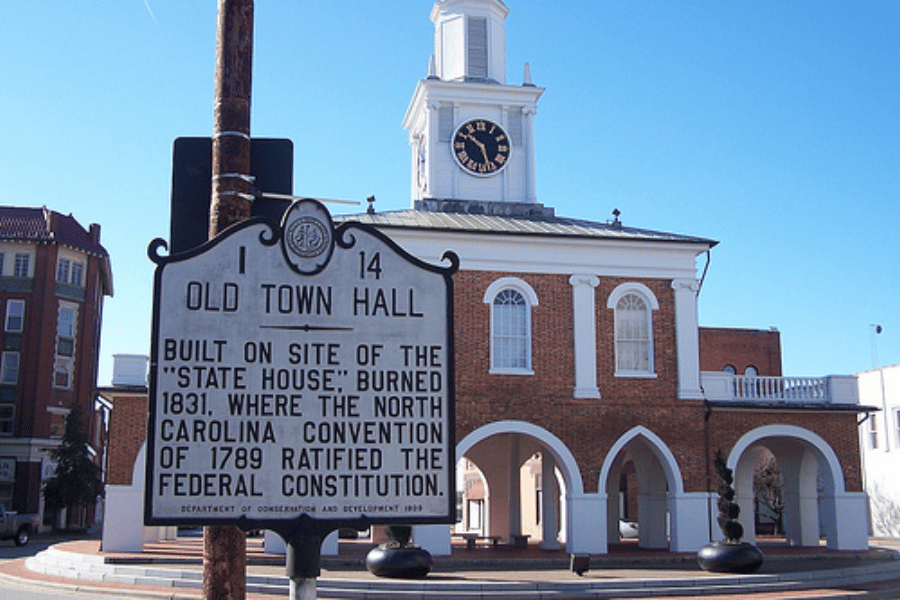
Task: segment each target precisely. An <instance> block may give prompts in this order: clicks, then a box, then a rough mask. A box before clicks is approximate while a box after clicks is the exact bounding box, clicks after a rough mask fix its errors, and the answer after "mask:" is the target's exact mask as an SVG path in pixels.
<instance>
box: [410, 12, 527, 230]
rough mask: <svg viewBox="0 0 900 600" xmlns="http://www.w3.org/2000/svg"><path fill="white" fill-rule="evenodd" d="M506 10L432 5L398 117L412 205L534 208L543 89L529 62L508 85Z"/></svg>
mask: <svg viewBox="0 0 900 600" xmlns="http://www.w3.org/2000/svg"><path fill="white" fill-rule="evenodd" d="M508 13H509V9H508V8H507V7H506V5H505V4H503V2H501V1H500V0H438V1H437V2H435V4H434V7H433V8H432V10H431V20H432V21H433V22H434V49H435V51H434V55H433V56H432V58H431V64H430V66H429V73H428V77H427V78H426V79H423V80H420V81H419V84H418V86H417V87H416V92H415V94H414V95H413V98H412V101H411V102H410V104H409V108H408V109H407V111H406V117H405V118H404V120H403V128H404V129H406V130H408V131H409V141H410V146H411V147H412V182H411V192H412V193H411V196H412V201H413V207H414V208H422V209H428V210H444V211H446V210H453V211H454V212H455V211H461V212H479V213H491V214H514V213H519V212H521V211H522V210H524V211H525V212H531V211H529V206H530V207H531V208H532V209H538V210H539V208H538V207H539V206H540V205H538V204H537V194H536V192H535V184H534V181H535V179H534V115H535V112H536V110H537V101H538V98H540V96H541V94H542V93H543V92H544V89H543V88H539V87H535V86H534V85H533V84H532V83H531V81H530V79H531V77H530V73H529V70H528V66H527V65H526V66H525V74H524V82H523V83H522V85H507V84H506V32H505V24H504V21H505V19H506V15H507V14H508ZM523 205H524V206H523Z"/></svg>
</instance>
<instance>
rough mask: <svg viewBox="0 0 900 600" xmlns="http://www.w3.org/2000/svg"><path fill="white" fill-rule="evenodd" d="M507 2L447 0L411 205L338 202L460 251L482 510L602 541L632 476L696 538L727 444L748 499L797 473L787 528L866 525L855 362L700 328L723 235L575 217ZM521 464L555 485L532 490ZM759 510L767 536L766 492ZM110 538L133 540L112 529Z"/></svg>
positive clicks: (548, 535) (417, 128)
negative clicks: (847, 372) (564, 196)
mask: <svg viewBox="0 0 900 600" xmlns="http://www.w3.org/2000/svg"><path fill="white" fill-rule="evenodd" d="M507 13H508V8H507V7H506V6H505V5H504V4H503V3H502V2H500V1H499V0H439V1H437V2H435V4H434V7H433V9H432V12H431V19H432V21H433V22H434V25H435V54H434V57H433V59H432V63H431V67H430V70H429V73H428V76H427V77H426V78H424V79H421V80H420V81H419V82H418V85H417V87H416V90H415V92H414V94H413V98H412V101H411V103H410V105H409V108H408V110H407V113H406V117H405V119H404V121H403V126H404V128H405V129H407V130H408V131H409V140H410V145H411V150H412V153H411V186H410V187H411V197H412V198H411V199H412V207H411V208H410V209H409V210H401V211H391V212H375V211H370V212H368V213H365V214H359V215H348V216H339V217H335V219H336V221H343V220H358V221H360V222H362V223H365V224H368V225H371V226H373V227H375V228H377V229H379V230H380V231H382V232H384V233H385V234H387V235H388V236H390V237H391V238H392V239H393V240H394V241H395V242H396V243H397V244H398V245H399V246H400V247H401V248H402V249H404V250H405V251H406V252H408V253H410V254H411V255H413V256H415V257H417V258H419V259H421V260H424V261H427V262H431V263H435V264H437V263H440V262H441V257H442V255H443V253H444V252H445V251H446V250H452V251H454V252H455V253H456V254H457V255H458V256H459V258H460V269H459V271H458V272H457V274H456V275H455V276H454V300H455V306H454V313H455V344H456V348H455V362H456V386H455V387H456V435H457V439H456V442H457V443H456V457H455V459H456V461H457V463H459V462H460V461H462V460H463V459H466V461H467V462H466V463H465V464H467V465H471V466H472V467H473V469H475V470H477V472H478V473H479V475H480V480H481V482H482V484H481V485H480V486H478V492H477V493H478V494H479V496H480V497H479V500H481V501H482V503H483V520H482V521H481V522H480V523H477V524H475V525H476V526H477V532H478V533H479V534H482V535H489V536H496V537H499V538H501V539H506V540H510V541H512V540H517V539H518V540H521V538H522V536H523V535H529V536H530V541H531V542H534V543H539V544H540V545H541V546H542V547H545V548H556V547H559V546H560V545H561V544H565V546H566V548H567V550H568V551H569V552H573V553H586V554H588V553H589V554H603V553H606V552H607V551H608V545H609V543H611V542H615V541H617V540H618V539H619V529H618V520H619V518H620V516H622V514H623V513H624V512H627V511H626V510H625V509H624V508H623V503H624V502H626V501H627V500H626V497H625V496H623V494H622V493H621V492H622V482H623V480H625V481H628V480H629V478H630V480H631V481H632V482H634V485H635V486H636V488H637V490H636V492H635V493H634V498H635V500H634V505H635V506H634V507H633V509H632V510H631V512H634V513H635V514H634V515H629V517H630V518H632V519H634V520H636V521H638V523H639V526H640V538H639V542H638V544H639V546H640V547H641V548H666V549H669V550H672V551H679V552H682V551H694V550H697V549H699V548H700V547H702V546H703V545H704V544H706V543H707V542H709V541H710V540H713V539H719V538H720V535H719V532H718V529H717V526H716V524H715V517H716V508H715V505H716V493H715V489H716V485H717V484H716V482H715V481H714V474H713V473H712V465H713V461H714V458H715V456H716V454H717V453H718V452H721V453H722V455H723V456H724V457H725V458H726V460H727V462H728V465H729V466H730V467H732V468H733V469H734V472H735V480H736V491H737V501H738V502H739V503H740V504H741V505H742V506H751V505H752V503H753V498H754V496H753V486H752V483H753V472H754V469H755V466H756V464H757V463H758V461H759V459H760V457H761V456H762V453H763V452H766V451H768V452H771V453H773V454H774V455H775V456H776V457H777V460H778V462H779V465H780V467H781V470H782V473H783V474H784V477H785V490H784V494H785V502H786V505H787V508H786V510H785V515H784V523H785V530H786V535H787V537H788V540H789V541H790V543H792V544H794V545H818V544H819V540H820V536H823V535H824V537H825V538H826V539H827V543H828V546H829V547H831V548H840V549H862V548H865V547H867V536H866V496H865V493H864V492H863V488H862V480H861V473H860V459H859V450H858V446H857V429H856V419H857V414H858V412H864V411H865V409H864V408H862V407H860V406H859V404H858V400H857V395H856V383H855V379H854V378H853V377H852V376H849V377H842V376H828V377H821V378H792V377H783V376H782V374H781V367H780V345H779V342H778V339H777V334H774V333H766V332H763V333H765V335H759V336H758V335H756V333H755V332H740V331H738V332H735V331H734V330H718V329H709V330H704V331H703V332H701V330H700V328H699V323H698V314H697V297H698V293H699V289H700V285H699V280H698V276H697V259H698V258H699V257H701V256H703V255H705V254H706V253H707V252H709V251H710V250H712V249H713V248H714V246H715V245H716V242H715V241H713V240H711V239H707V238H702V237H695V236H690V235H680V234H674V233H665V232H658V231H650V230H646V229H640V228H636V227H631V226H626V225H625V223H623V222H622V221H621V220H620V219H619V215H618V214H615V218H614V219H612V220H611V221H606V222H591V221H584V220H577V219H570V218H565V217H561V216H557V215H556V214H555V211H554V209H553V208H551V207H548V206H544V205H542V204H540V203H539V202H538V201H537V194H536V189H535V167H536V165H535V139H534V118H535V115H536V108H537V102H538V99H539V98H540V96H541V94H542V93H543V91H544V90H543V88H539V87H536V86H535V85H534V84H533V83H532V82H531V81H530V74H529V71H528V69H527V68H526V69H525V79H524V81H523V82H522V84H520V85H508V84H507V83H506V73H505V68H506V55H505V19H506V16H507ZM117 411H118V408H116V409H114V411H113V418H114V419H115V418H116V412H117ZM123 418H124V416H123ZM128 435H132V432H129V434H128ZM129 443H130V442H129ZM141 456H142V453H141V451H140V449H137V450H136V449H135V444H131V446H130V454H129V455H128V458H127V459H126V460H124V461H121V463H122V464H123V465H126V467H123V468H122V469H121V471H123V473H122V475H123V479H122V480H117V483H118V484H119V485H120V486H122V487H121V490H120V491H122V493H123V495H124V494H125V493H126V492H128V493H133V492H135V491H137V490H139V489H140V488H141V487H142V485H143V482H142V480H141V475H140V474H141V473H143V466H142V464H141V461H142V458H138V457H141ZM135 458H137V461H136V462H135V460H134V459H135ZM536 458H539V459H540V461H539V466H536V463H535V459H536ZM111 464H112V461H111ZM128 464H133V465H134V469H133V473H134V475H133V476H132V477H130V478H129V477H128V473H127V471H128V469H127V465H128ZM523 465H527V467H526V469H525V470H523ZM117 472H118V471H117ZM111 473H112V472H111ZM523 473H525V474H526V475H527V476H528V477H530V480H531V481H539V482H540V487H539V490H533V489H532V490H530V492H529V493H523V488H525V489H526V490H527V488H528V485H530V484H528V483H523ZM535 475H540V477H534V476H535ZM116 477H118V475H117V476H116ZM465 491H466V490H465V489H462V490H460V492H462V497H461V498H460V501H461V502H465ZM123 497H124V496H123ZM132 497H134V498H139V497H140V496H139V495H136V496H132ZM138 502H139V500H138ZM538 503H539V505H540V508H539V511H540V513H539V514H540V517H539V521H540V523H539V527H538V528H537V529H532V528H531V527H529V525H530V524H534V522H535V520H536V519H535V517H537V516H538V515H537V513H535V512H534V511H536V510H538V509H537V508H536V507H537V504H538ZM110 510H111V509H110ZM116 510H119V509H116ZM128 510H130V511H132V512H131V513H128V514H134V515H140V514H141V512H140V505H139V504H138V505H132V506H131V507H130V508H128ZM117 514H125V513H117ZM741 519H742V522H743V525H744V528H745V531H746V532H747V533H746V535H745V540H747V541H751V542H752V541H753V540H754V539H755V534H754V532H755V529H754V517H753V511H752V510H745V511H743V512H742V515H741ZM467 525H469V523H463V524H462V525H461V526H459V527H458V530H466V528H467ZM460 528H461V529H460ZM525 531H528V532H530V533H525ZM112 537H113V536H111V537H110V544H112V543H113V542H114V540H113V539H112ZM414 537H415V541H416V543H418V544H420V545H422V546H424V547H427V548H428V549H429V550H431V551H432V552H434V553H437V554H445V553H447V552H449V549H450V539H451V531H450V529H449V528H448V527H447V526H436V525H429V526H417V527H416V528H415V530H414ZM137 538H138V539H139V538H140V533H138V534H137ZM104 548H105V549H109V550H113V549H116V548H114V547H112V545H110V546H109V547H107V537H106V532H105V534H104Z"/></svg>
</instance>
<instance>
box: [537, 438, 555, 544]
mask: <svg viewBox="0 0 900 600" xmlns="http://www.w3.org/2000/svg"><path fill="white" fill-rule="evenodd" d="M541 513H542V514H541V529H542V531H541V543H540V547H541V548H542V549H544V550H559V540H558V539H557V538H558V536H559V527H558V525H557V524H558V523H559V486H558V485H556V460H555V459H554V458H553V455H552V454H550V453H549V452H546V451H545V452H542V453H541Z"/></svg>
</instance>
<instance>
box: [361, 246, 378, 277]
mask: <svg viewBox="0 0 900 600" xmlns="http://www.w3.org/2000/svg"><path fill="white" fill-rule="evenodd" d="M368 275H374V276H375V279H381V252H376V253H375V254H373V255H372V257H371V258H369V257H368V256H367V255H366V253H365V251H363V252H360V253H359V278H360V279H365V278H366V277H367V276H368Z"/></svg>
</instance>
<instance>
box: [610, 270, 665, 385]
mask: <svg viewBox="0 0 900 600" xmlns="http://www.w3.org/2000/svg"><path fill="white" fill-rule="evenodd" d="M607 308H612V309H613V310H614V311H615V317H614V326H615V351H616V375H617V376H626V377H627V376H637V377H642V376H653V375H654V373H655V371H654V368H655V367H654V364H653V310H656V309H658V308H659V303H658V302H657V301H656V296H654V295H653V292H652V291H650V288H648V287H647V286H645V285H643V284H640V283H633V282H632V283H623V284H622V285H620V286H618V287H617V288H616V289H615V290H613V293H612V294H610V297H609V301H608V302H607Z"/></svg>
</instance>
